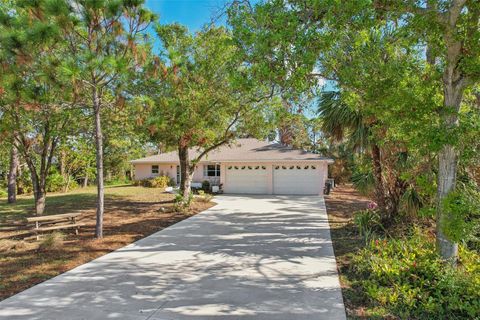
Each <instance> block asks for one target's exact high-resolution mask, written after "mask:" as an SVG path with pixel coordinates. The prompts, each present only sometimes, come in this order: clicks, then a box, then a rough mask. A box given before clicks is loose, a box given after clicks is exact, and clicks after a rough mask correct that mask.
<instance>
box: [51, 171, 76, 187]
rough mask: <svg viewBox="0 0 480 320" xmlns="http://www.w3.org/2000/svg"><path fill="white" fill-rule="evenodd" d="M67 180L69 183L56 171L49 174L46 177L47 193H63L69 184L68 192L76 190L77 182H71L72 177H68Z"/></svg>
mask: <svg viewBox="0 0 480 320" xmlns="http://www.w3.org/2000/svg"><path fill="white" fill-rule="evenodd" d="M69 179H70V180H71V181H66V180H65V177H64V176H62V175H61V174H60V173H59V172H57V171H55V172H53V173H50V174H49V175H48V177H47V192H60V191H63V190H64V188H65V186H66V185H67V183H68V184H69V189H70V190H72V189H75V188H77V187H78V184H77V182H76V181H75V180H73V178H72V177H69Z"/></svg>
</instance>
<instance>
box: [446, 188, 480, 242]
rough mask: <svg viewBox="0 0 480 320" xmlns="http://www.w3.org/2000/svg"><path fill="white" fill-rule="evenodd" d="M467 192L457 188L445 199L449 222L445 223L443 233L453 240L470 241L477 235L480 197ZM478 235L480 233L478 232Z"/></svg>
mask: <svg viewBox="0 0 480 320" xmlns="http://www.w3.org/2000/svg"><path fill="white" fill-rule="evenodd" d="M479 195H480V194H479V193H478V192H477V193H476V194H475V195H474V197H471V196H469V195H468V193H467V192H465V191H462V190H457V191H455V192H451V193H450V194H448V196H447V197H446V198H445V199H443V202H442V204H441V205H442V207H443V212H444V213H445V216H444V218H443V219H448V223H443V224H442V226H443V233H444V234H445V235H446V236H447V237H448V238H449V239H450V240H452V241H455V242H460V241H462V240H465V241H468V240H471V239H472V238H473V237H475V232H478V228H479V224H480V198H479ZM477 236H478V234H477Z"/></svg>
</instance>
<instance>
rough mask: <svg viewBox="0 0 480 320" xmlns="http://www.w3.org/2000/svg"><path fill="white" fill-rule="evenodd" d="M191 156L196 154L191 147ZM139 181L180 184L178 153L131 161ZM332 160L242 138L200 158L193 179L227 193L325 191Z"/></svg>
mask: <svg viewBox="0 0 480 320" xmlns="http://www.w3.org/2000/svg"><path fill="white" fill-rule="evenodd" d="M189 152H190V157H191V158H193V157H194V156H195V155H196V153H197V152H196V151H195V150H190V151H189ZM131 163H132V164H133V166H134V170H135V175H134V177H135V180H142V179H148V178H153V177H156V176H160V175H166V176H169V177H171V178H173V179H175V180H176V182H177V184H180V166H179V159H178V154H177V152H175V151H173V152H168V153H163V154H158V155H154V156H150V157H146V158H142V159H137V160H133V161H131ZM331 163H333V160H332V159H329V158H325V157H322V156H320V155H318V154H315V153H311V152H307V151H304V150H299V149H293V148H290V147H287V146H284V145H281V144H278V143H269V142H266V141H260V140H257V139H239V140H237V141H236V142H235V143H234V144H232V145H231V146H227V145H225V146H222V147H220V148H218V149H216V150H214V151H212V152H210V153H209V154H208V155H207V157H205V158H204V159H203V160H202V161H200V162H199V163H198V164H197V166H196V168H195V173H194V175H193V182H197V183H201V182H203V181H205V180H208V181H209V182H210V184H211V185H221V186H222V189H223V191H224V192H225V193H239V194H302V195H318V194H322V193H323V188H324V185H325V181H326V179H327V177H328V164H331Z"/></svg>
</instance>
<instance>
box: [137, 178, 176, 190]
mask: <svg viewBox="0 0 480 320" xmlns="http://www.w3.org/2000/svg"><path fill="white" fill-rule="evenodd" d="M172 180H173V179H172V178H170V177H168V176H158V177H155V178H150V179H143V180H136V181H135V182H134V185H136V186H143V187H147V188H166V187H168V186H172Z"/></svg>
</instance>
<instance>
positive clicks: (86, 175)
mask: <svg viewBox="0 0 480 320" xmlns="http://www.w3.org/2000/svg"><path fill="white" fill-rule="evenodd" d="M83 187H84V188H86V187H88V173H85V177H84V178H83Z"/></svg>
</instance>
